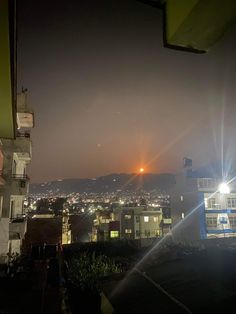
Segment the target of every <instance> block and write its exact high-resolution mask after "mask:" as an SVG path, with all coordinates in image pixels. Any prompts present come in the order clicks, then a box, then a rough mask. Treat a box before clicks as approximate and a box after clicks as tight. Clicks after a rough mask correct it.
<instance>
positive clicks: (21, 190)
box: [11, 174, 29, 195]
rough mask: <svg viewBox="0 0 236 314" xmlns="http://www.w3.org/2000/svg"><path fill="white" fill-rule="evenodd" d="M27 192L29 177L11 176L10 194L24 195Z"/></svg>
mask: <svg viewBox="0 0 236 314" xmlns="http://www.w3.org/2000/svg"><path fill="white" fill-rule="evenodd" d="M28 192H29V177H28V176H27V175H25V174H13V175H12V184H11V193H12V195H26V194H28Z"/></svg>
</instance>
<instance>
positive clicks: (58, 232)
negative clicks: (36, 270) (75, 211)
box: [24, 212, 71, 251]
mask: <svg viewBox="0 0 236 314" xmlns="http://www.w3.org/2000/svg"><path fill="white" fill-rule="evenodd" d="M70 243H71V230H70V224H69V216H68V215H67V214H64V215H60V216H59V215H57V216H56V215H54V214H52V213H50V212H48V213H42V214H40V213H39V214H36V215H33V216H32V217H29V218H28V227H27V232H26V235H25V240H24V248H25V250H27V251H30V250H31V248H32V247H34V246H42V245H63V244H70Z"/></svg>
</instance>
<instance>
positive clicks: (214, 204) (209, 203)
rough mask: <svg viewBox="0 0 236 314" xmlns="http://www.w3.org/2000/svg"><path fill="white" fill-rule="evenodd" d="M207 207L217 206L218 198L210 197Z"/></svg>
mask: <svg viewBox="0 0 236 314" xmlns="http://www.w3.org/2000/svg"><path fill="white" fill-rule="evenodd" d="M207 208H216V199H215V198H208V200H207Z"/></svg>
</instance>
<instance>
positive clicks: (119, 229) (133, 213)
mask: <svg viewBox="0 0 236 314" xmlns="http://www.w3.org/2000/svg"><path fill="white" fill-rule="evenodd" d="M161 223H162V210H161V209H160V208H158V207H149V206H129V207H125V206H122V207H118V208H115V209H114V211H109V210H106V211H97V214H96V219H95V220H94V228H93V233H92V234H93V237H92V240H93V241H107V240H112V239H127V240H136V242H140V244H141V245H148V244H150V243H151V242H152V241H153V240H154V239H156V238H157V237H160V236H162V231H163V230H162V226H161Z"/></svg>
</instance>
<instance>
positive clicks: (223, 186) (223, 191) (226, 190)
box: [219, 182, 230, 194]
mask: <svg viewBox="0 0 236 314" xmlns="http://www.w3.org/2000/svg"><path fill="white" fill-rule="evenodd" d="M219 192H220V194H229V193H230V189H229V186H228V184H227V183H225V182H223V183H221V184H220V185H219Z"/></svg>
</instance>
